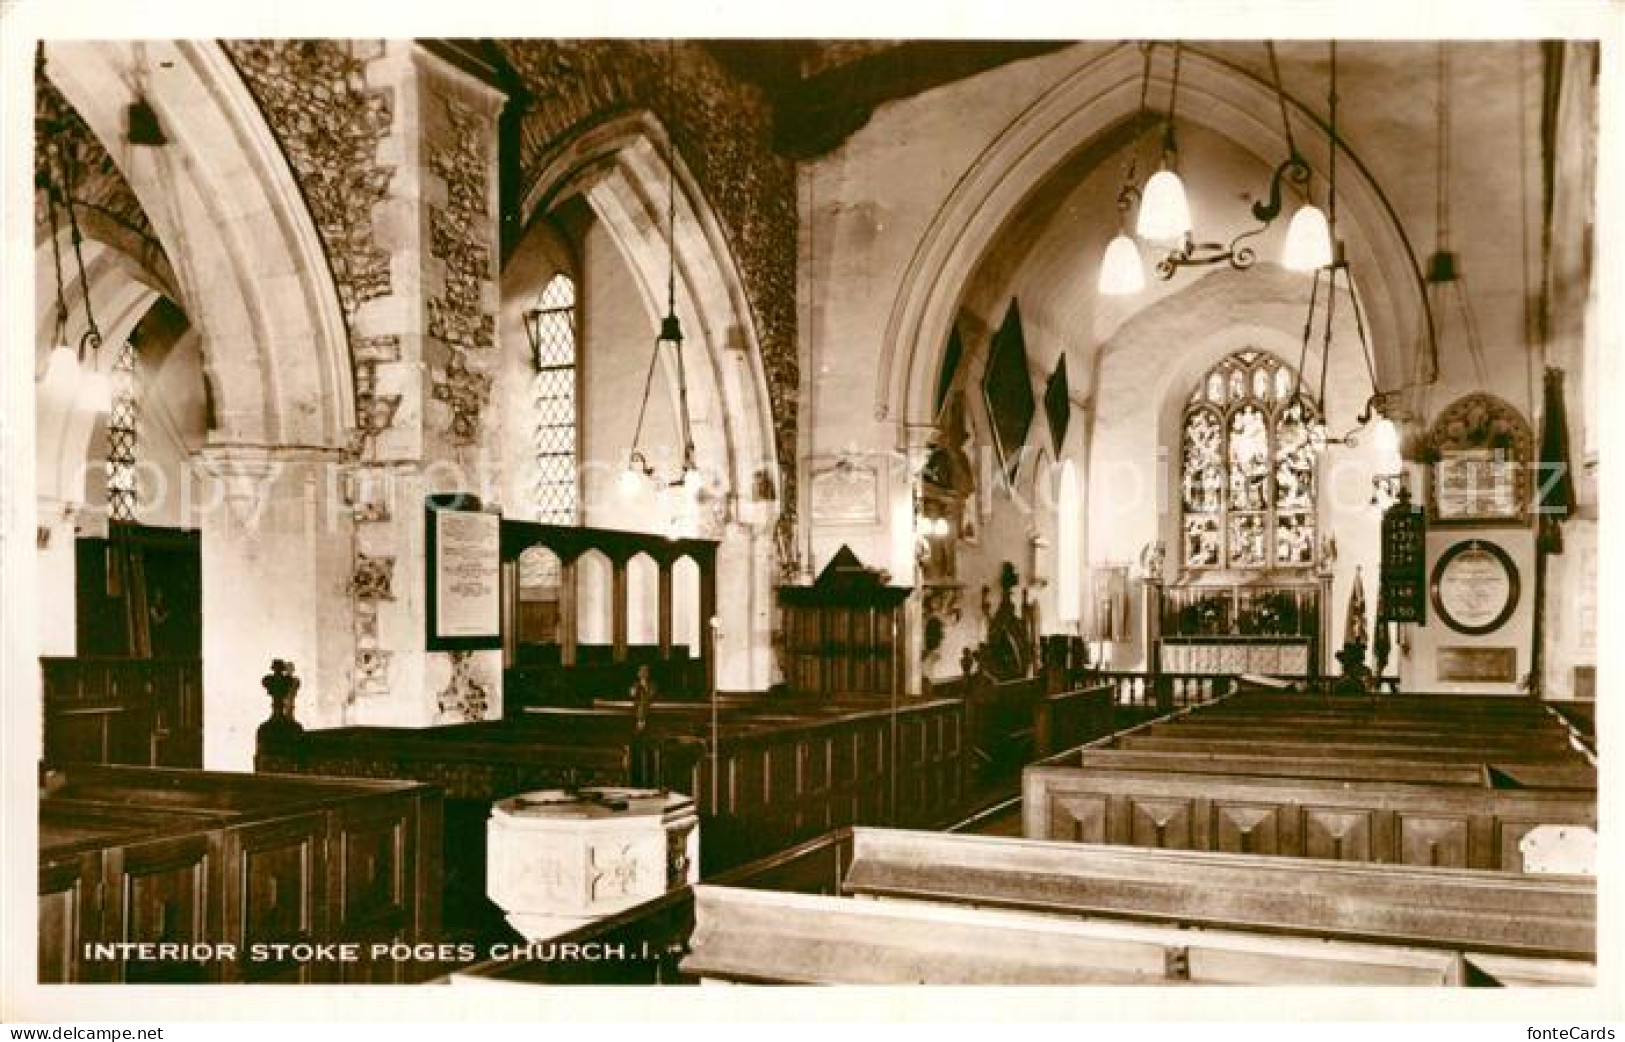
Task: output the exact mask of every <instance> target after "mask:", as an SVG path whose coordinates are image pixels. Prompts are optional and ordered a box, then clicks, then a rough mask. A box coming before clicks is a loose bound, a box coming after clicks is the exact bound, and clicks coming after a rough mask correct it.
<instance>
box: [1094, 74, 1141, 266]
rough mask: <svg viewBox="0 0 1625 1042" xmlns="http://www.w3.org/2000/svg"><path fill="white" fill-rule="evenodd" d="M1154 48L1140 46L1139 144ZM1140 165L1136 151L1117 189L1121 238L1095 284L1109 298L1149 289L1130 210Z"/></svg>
mask: <svg viewBox="0 0 1625 1042" xmlns="http://www.w3.org/2000/svg"><path fill="white" fill-rule="evenodd" d="M1151 48H1152V45H1151V44H1148V43H1146V44H1141V45H1140V51H1141V54H1142V58H1143V60H1142V63H1141V73H1140V111H1139V114H1138V115H1137V116H1136V117H1135V128H1134V130H1135V140H1136V144H1137V142H1138V138H1139V134H1140V132H1141V129H1142V128H1143V127H1144V125H1145V122H1146V114H1147V109H1146V105H1145V100H1146V94H1147V92H1148V91H1149V90H1150V88H1151ZM1139 166H1140V162H1139V155H1138V149H1137V148H1132V150H1131V151H1130V153H1129V159H1128V164H1127V165H1126V166H1125V167H1124V168H1123V184H1122V187H1121V188H1119V189H1118V190H1117V218H1118V230H1117V235H1116V237H1115V238H1113V239H1112V241H1111V242H1110V243H1107V245H1106V253H1105V255H1104V256H1103V257H1102V258H1101V261H1100V276H1099V278H1098V279H1097V281H1096V284H1095V288H1096V289H1097V290H1098V291H1099V292H1100V293H1102V294H1104V295H1106V296H1113V297H1123V296H1129V295H1131V294H1134V293H1138V292H1140V291H1141V290H1142V289H1144V288H1145V265H1144V263H1143V262H1142V261H1141V259H1140V244H1139V243H1137V242H1135V241H1134V237H1133V235H1131V234H1130V233H1129V211H1130V210H1132V209H1134V204H1135V203H1136V202H1138V201H1139V199H1140V189H1139V188H1138V187H1136V185H1135V183H1134V182H1135V180H1136V179H1137V177H1138V172H1139Z"/></svg>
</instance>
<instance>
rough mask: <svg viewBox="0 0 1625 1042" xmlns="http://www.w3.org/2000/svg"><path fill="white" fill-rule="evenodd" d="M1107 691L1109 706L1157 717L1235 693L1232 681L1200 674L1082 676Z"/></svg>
mask: <svg viewBox="0 0 1625 1042" xmlns="http://www.w3.org/2000/svg"><path fill="white" fill-rule="evenodd" d="M1085 676H1086V680H1087V681H1092V682H1095V683H1099V684H1102V685H1106V686H1108V687H1110V688H1111V691H1112V703H1113V704H1114V705H1116V706H1119V707H1121V708H1124V709H1143V710H1148V711H1156V712H1161V713H1169V712H1173V711H1174V710H1176V709H1189V708H1191V707H1192V706H1199V705H1205V704H1207V703H1208V702H1212V701H1215V700H1216V699H1219V698H1222V697H1224V696H1225V695H1227V694H1229V693H1230V692H1231V691H1233V690H1235V679H1236V678H1235V677H1233V676H1226V675H1208V674H1201V673H1148V672H1145V671H1143V670H1131V669H1125V670H1115V669H1114V670H1100V671H1096V672H1091V673H1088V674H1086V675H1085Z"/></svg>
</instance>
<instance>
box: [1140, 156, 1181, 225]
mask: <svg viewBox="0 0 1625 1042" xmlns="http://www.w3.org/2000/svg"><path fill="white" fill-rule="evenodd" d="M1190 230H1191V208H1190V204H1189V203H1188V202H1186V200H1185V185H1184V183H1183V182H1182V181H1180V180H1179V175H1178V174H1176V173H1174V172H1173V171H1172V170H1168V169H1166V168H1164V169H1162V170H1158V171H1157V172H1156V173H1154V174H1152V175H1151V180H1149V181H1147V182H1146V183H1145V194H1144V196H1142V197H1141V199H1140V218H1139V223H1138V224H1136V225H1135V231H1137V232H1139V233H1140V237H1141V238H1144V239H1178V238H1181V237H1182V236H1184V235H1185V234H1186V233H1187V232H1189V231H1190Z"/></svg>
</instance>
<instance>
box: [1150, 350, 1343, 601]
mask: <svg viewBox="0 0 1625 1042" xmlns="http://www.w3.org/2000/svg"><path fill="white" fill-rule="evenodd" d="M1297 384H1298V379H1297V374H1295V373H1294V372H1293V371H1292V369H1291V367H1289V366H1288V365H1286V363H1284V362H1282V361H1281V360H1280V359H1279V358H1276V357H1275V356H1274V355H1271V354H1267V353H1265V352H1262V351H1252V350H1247V351H1238V352H1237V353H1235V354H1233V355H1230V356H1229V357H1228V358H1225V359H1224V360H1223V361H1221V362H1220V363H1219V364H1218V365H1216V366H1214V367H1213V369H1212V370H1210V371H1209V372H1208V374H1207V375H1206V376H1204V377H1203V378H1202V379H1201V380H1200V381H1199V382H1198V383H1197V385H1196V389H1195V391H1194V393H1193V394H1192V395H1191V398H1190V402H1189V404H1188V405H1187V406H1186V408H1185V422H1184V427H1183V429H1182V431H1181V460H1182V464H1183V471H1182V473H1181V478H1180V490H1181V495H1180V499H1181V504H1182V507H1183V515H1184V516H1183V519H1182V523H1183V529H1182V543H1183V546H1182V553H1183V558H1182V559H1183V561H1184V566H1185V567H1186V568H1231V569H1264V568H1272V567H1278V568H1298V567H1305V566H1308V565H1312V564H1313V563H1314V559H1315V496H1316V487H1315V456H1314V449H1313V447H1312V446H1311V444H1310V441H1309V423H1310V421H1311V420H1313V419H1314V418H1315V413H1314V408H1313V406H1311V405H1309V404H1308V403H1307V402H1306V401H1304V400H1302V399H1301V398H1300V399H1298V400H1296V401H1294V395H1295V391H1296V388H1297Z"/></svg>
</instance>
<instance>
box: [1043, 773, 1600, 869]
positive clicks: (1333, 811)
mask: <svg viewBox="0 0 1625 1042" xmlns="http://www.w3.org/2000/svg"><path fill="white" fill-rule="evenodd" d="M1596 822H1597V809H1596V799H1595V797H1594V795H1592V794H1589V793H1580V792H1571V791H1564V790H1498V789H1483V790H1476V789H1471V788H1467V787H1464V786H1456V785H1431V786H1430V785H1405V784H1398V783H1389V782H1375V781H1362V782H1352V781H1338V780H1332V779H1308V778H1271V777H1259V776H1245V775H1207V774H1189V773H1156V772H1150V771H1128V770H1109V769H1093V768H1091V769H1083V768H1062V767H1030V768H1028V769H1027V771H1026V772H1025V774H1024V776H1023V793H1022V826H1023V834H1024V835H1025V836H1027V837H1028V838H1030V839H1065V840H1073V841H1079V842H1085V843H1111V844H1126V845H1131V846H1145V847H1163V848H1169V849H1179V850H1214V851H1224V852H1229V853H1241V854H1269V855H1277V856H1286V857H1318V858H1331V859H1333V860H1339V861H1377V862H1387V863H1395V864H1408V865H1431V866H1439V867H1456V868H1476V869H1487V870H1492V871H1508V872H1517V871H1522V869H1523V858H1522V854H1521V852H1520V851H1519V849H1518V842H1519V840H1520V839H1522V837H1523V836H1524V835H1525V834H1526V833H1527V832H1528V831H1529V830H1530V829H1532V828H1534V827H1536V826H1538V825H1543V824H1556V825H1585V826H1589V827H1592V828H1594V827H1595V826H1596Z"/></svg>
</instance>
